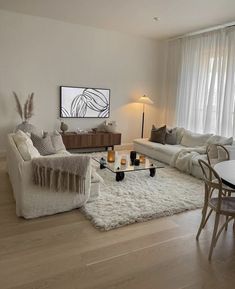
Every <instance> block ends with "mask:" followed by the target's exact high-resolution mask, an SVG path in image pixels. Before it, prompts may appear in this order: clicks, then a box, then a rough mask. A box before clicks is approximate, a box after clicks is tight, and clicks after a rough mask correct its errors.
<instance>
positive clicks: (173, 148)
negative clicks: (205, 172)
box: [133, 129, 235, 178]
mask: <svg viewBox="0 0 235 289" xmlns="http://www.w3.org/2000/svg"><path fill="white" fill-rule="evenodd" d="M181 130H182V129H181ZM184 133H189V131H186V130H182V135H181V138H180V139H179V141H178V144H176V145H170V144H165V145H163V144H160V143H155V142H151V141H149V139H147V138H144V139H135V140H134V141H133V146H134V150H135V151H137V152H138V153H141V154H145V155H147V156H149V157H151V158H153V159H156V160H158V161H160V162H163V163H166V164H168V165H169V164H170V163H171V161H172V158H173V157H174V156H175V155H176V154H177V153H178V152H179V151H181V150H182V149H189V146H185V145H183V144H184V142H183V144H182V138H183V135H184ZM192 135H195V137H196V138H197V140H196V142H197V141H198V138H199V137H201V136H202V139H203V138H204V139H203V144H202V143H201V144H200V145H203V146H205V147H206V146H207V145H208V144H209V143H217V142H218V143H219V142H220V143H222V144H224V145H225V146H226V148H227V149H228V151H229V152H230V158H231V159H235V145H234V143H233V144H232V145H226V140H230V141H229V142H231V138H223V137H219V136H213V135H204V136H203V135H199V134H193V133H192ZM206 136H208V137H206ZM210 140H211V141H210ZM189 144H190V142H189ZM192 144H193V142H192V143H191V146H190V148H194V146H193V145H192ZM198 147H199V146H195V148H198ZM199 158H200V159H205V160H206V159H207V158H206V154H203V155H198V156H197V157H196V158H194V159H193V160H192V168H191V174H192V175H193V176H195V177H197V178H201V177H202V172H201V169H200V166H199V163H198V159H199Z"/></svg>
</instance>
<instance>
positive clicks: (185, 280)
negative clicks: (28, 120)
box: [0, 160, 235, 289]
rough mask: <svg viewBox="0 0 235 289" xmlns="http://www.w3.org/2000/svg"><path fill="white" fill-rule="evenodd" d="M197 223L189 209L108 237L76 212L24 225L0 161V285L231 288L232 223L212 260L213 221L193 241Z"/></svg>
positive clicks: (27, 288) (12, 288)
mask: <svg viewBox="0 0 235 289" xmlns="http://www.w3.org/2000/svg"><path fill="white" fill-rule="evenodd" d="M200 218H201V212H200V211H199V210H197V211H190V212H186V213H182V214H178V215H174V216H171V217H166V218H161V219H157V220H151V221H148V222H145V223H138V224H132V225H129V226H125V227H123V228H119V229H116V230H112V231H109V232H100V231H99V230H97V229H96V228H94V227H93V226H92V224H91V223H90V222H89V221H88V220H87V219H86V218H85V217H84V216H83V215H82V214H81V213H80V212H79V210H73V211H71V212H67V213H62V214H57V215H54V216H48V217H43V218H37V219H34V220H24V219H23V218H18V217H16V215H15V204H14V198H13V195H12V188H11V185H10V182H9V178H8V175H7V173H6V169H5V160H0V288H1V289H32V288H34V289H36V288H37V289H45V288H47V289H70V288H71V289H75V288H78V289H106V288H107V289H140V288H141V289H142V288H144V289H200V288H202V289H211V288H213V289H232V288H233V287H231V284H232V282H234V278H235V242H234V233H233V231H232V226H231V225H230V226H229V229H228V231H227V232H226V233H223V234H222V236H221V238H220V239H219V241H218V244H217V246H216V249H215V253H214V256H213V260H212V262H211V263H209V262H208V260H207V254H208V250H209V246H210V240H211V233H212V228H213V218H212V219H211V220H210V222H209V224H208V226H207V227H206V228H205V230H203V232H202V234H201V237H200V241H199V242H196V240H195V234H196V231H197V228H198V225H199V222H200Z"/></svg>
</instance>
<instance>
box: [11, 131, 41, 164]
mask: <svg viewBox="0 0 235 289" xmlns="http://www.w3.org/2000/svg"><path fill="white" fill-rule="evenodd" d="M13 139H14V142H15V144H16V146H17V148H18V150H19V152H20V154H21V156H22V158H23V160H25V161H29V160H31V159H33V158H37V157H40V153H39V152H38V150H37V149H36V148H35V147H34V145H33V142H32V140H31V139H30V137H29V136H28V135H27V134H26V133H24V132H23V131H21V130H18V131H17V132H16V133H15V134H14V135H13Z"/></svg>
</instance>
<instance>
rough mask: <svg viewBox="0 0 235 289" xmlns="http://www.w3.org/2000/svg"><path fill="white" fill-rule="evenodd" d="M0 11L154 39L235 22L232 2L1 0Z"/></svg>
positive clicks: (206, 0) (234, 0) (220, 0)
mask: <svg viewBox="0 0 235 289" xmlns="http://www.w3.org/2000/svg"><path fill="white" fill-rule="evenodd" d="M0 9H6V10H9V11H14V12H19V13H24V14H29V15H34V16H40V17H47V18H52V19H56V20H61V21H65V22H70V23H76V24H82V25H88V26H92V27H97V28H103V29H109V30H115V31H120V32H124V33H130V34H134V35H140V36H145V37H150V38H156V39H163V38H169V37H174V36H177V35H181V34H184V33H187V32H191V31H195V30H199V29H202V28H207V27H211V26H214V25H219V24H224V23H227V22H231V21H234V20H235V0H0ZM154 16H157V17H160V21H157V22H156V21H154V20H153V17H154Z"/></svg>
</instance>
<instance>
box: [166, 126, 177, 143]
mask: <svg viewBox="0 0 235 289" xmlns="http://www.w3.org/2000/svg"><path fill="white" fill-rule="evenodd" d="M166 144H170V145H176V144H177V128H176V127H175V128H172V129H167V130H166Z"/></svg>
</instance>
